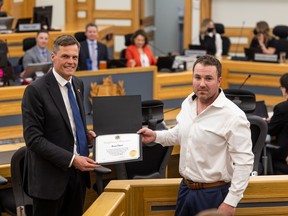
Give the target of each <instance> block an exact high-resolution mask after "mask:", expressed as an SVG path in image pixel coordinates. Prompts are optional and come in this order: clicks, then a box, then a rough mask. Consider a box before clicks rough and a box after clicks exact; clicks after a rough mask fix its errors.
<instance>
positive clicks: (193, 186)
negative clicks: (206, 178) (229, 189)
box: [183, 178, 229, 190]
mask: <svg viewBox="0 0 288 216" xmlns="http://www.w3.org/2000/svg"><path fill="white" fill-rule="evenodd" d="M183 182H184V183H185V184H186V186H187V187H188V188H190V189H191V190H199V189H206V188H214V187H219V186H223V185H226V184H229V182H224V181H217V182H213V183H200V182H193V181H191V180H188V179H184V178H183Z"/></svg>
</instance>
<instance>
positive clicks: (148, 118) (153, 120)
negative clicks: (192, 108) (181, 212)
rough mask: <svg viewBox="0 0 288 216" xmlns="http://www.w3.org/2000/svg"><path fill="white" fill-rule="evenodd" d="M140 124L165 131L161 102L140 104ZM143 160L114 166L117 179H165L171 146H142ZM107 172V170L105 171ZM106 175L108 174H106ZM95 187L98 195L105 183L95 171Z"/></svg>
mask: <svg viewBox="0 0 288 216" xmlns="http://www.w3.org/2000/svg"><path fill="white" fill-rule="evenodd" d="M142 118H143V119H142V124H143V126H148V128H150V129H152V130H155V129H156V130H166V129H167V128H166V126H165V124H164V122H163V119H164V114H163V102H162V101H158V100H149V101H143V102H142ZM142 147H143V148H142V153H143V159H142V161H135V162H129V163H119V164H116V172H117V179H152V178H153V179H154V178H165V174H166V166H167V164H168V161H169V158H170V155H171V152H172V150H173V146H169V147H163V146H161V145H160V144H157V143H150V144H147V145H145V144H143V146H142ZM106 171H107V170H106ZM106 173H109V171H108V172H106ZM96 174H97V176H96V178H97V177H98V180H97V179H96V185H94V189H95V190H96V191H97V193H98V195H100V194H101V193H102V192H103V190H104V187H105V185H107V184H108V183H107V182H103V180H102V175H103V173H101V171H100V172H97V171H96Z"/></svg>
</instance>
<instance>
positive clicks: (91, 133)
mask: <svg viewBox="0 0 288 216" xmlns="http://www.w3.org/2000/svg"><path fill="white" fill-rule="evenodd" d="M95 138H96V133H95V132H94V131H91V130H90V131H88V134H87V140H88V145H89V146H93V141H94V139H95Z"/></svg>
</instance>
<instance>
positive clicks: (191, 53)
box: [184, 49, 207, 57]
mask: <svg viewBox="0 0 288 216" xmlns="http://www.w3.org/2000/svg"><path fill="white" fill-rule="evenodd" d="M184 54H185V56H197V57H199V56H204V55H206V54H207V51H206V50H193V49H190V50H185V51H184Z"/></svg>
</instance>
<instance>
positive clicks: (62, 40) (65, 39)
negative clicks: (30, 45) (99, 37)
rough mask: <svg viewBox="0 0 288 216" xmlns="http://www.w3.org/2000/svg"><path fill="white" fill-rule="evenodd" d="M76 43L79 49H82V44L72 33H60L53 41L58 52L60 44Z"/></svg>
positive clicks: (55, 51) (54, 50) (55, 50)
mask: <svg viewBox="0 0 288 216" xmlns="http://www.w3.org/2000/svg"><path fill="white" fill-rule="evenodd" d="M74 44H76V45H77V47H78V50H79V49H80V44H79V42H78V41H77V39H76V38H75V37H73V36H72V35H60V36H59V37H57V38H56V40H55V41H54V43H53V52H54V53H55V54H56V53H57V52H58V51H59V46H64V47H65V46H70V45H74Z"/></svg>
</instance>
